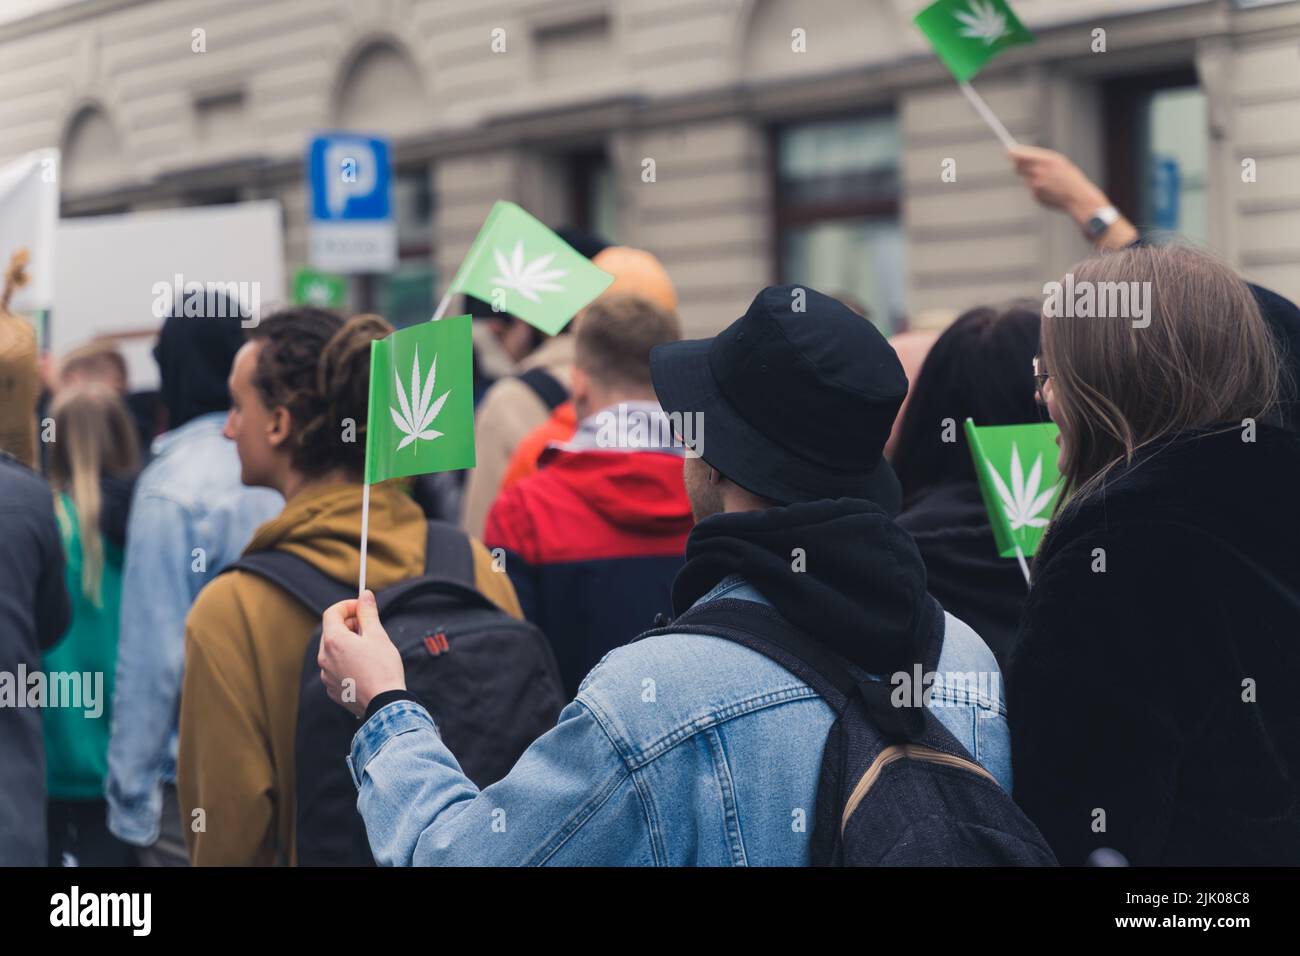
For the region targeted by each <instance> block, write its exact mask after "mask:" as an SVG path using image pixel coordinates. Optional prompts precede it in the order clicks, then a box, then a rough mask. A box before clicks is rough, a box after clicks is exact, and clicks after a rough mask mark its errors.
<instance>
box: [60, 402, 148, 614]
mask: <svg viewBox="0 0 1300 956" xmlns="http://www.w3.org/2000/svg"><path fill="white" fill-rule="evenodd" d="M53 415H54V442H53V444H52V447H51V449H50V461H49V471H50V484H51V486H52V488H53V490H54V493H55V496H56V501H55V505H56V507H57V508H58V509H59V510H60V513H62V509H63V502H62V497H61V496H62V494H63V493H67V494H68V495H70V496H71V498H72V506H73V509H74V510H75V511H76V515H77V524H78V526H79V527H80V529H81V590H82V593H84V594H85V595H86V597H87V599H89V600H90V602H91V603H92V604H94V605H95V606H96V607H99V606H100V603H101V593H100V592H101V588H100V583H101V580H102V578H103V570H104V546H103V536H102V535H101V534H100V531H99V516H100V510H101V509H102V506H103V502H102V495H101V493H100V479H101V478H102V477H103V476H104V475H120V476H127V475H130V474H132V473H133V472H134V471H135V469H136V466H137V462H138V452H137V445H136V437H135V426H134V424H133V423H132V421H131V415H130V413H129V412H128V411H127V408H126V403H125V402H123V401H122V399H121V397H120V396H119V395H118V394H117V392H115V391H113V389H111V388H110V387H108V386H107V385H105V384H104V383H102V382H87V383H85V384H81V385H75V386H71V387H69V388H67V389H65V390H63V391H61V392H59V394H58V396H57V397H56V398H55V399H54V407H53Z"/></svg>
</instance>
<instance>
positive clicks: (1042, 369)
mask: <svg viewBox="0 0 1300 956" xmlns="http://www.w3.org/2000/svg"><path fill="white" fill-rule="evenodd" d="M1051 377H1052V375H1051V373H1050V372H1048V371H1047V366H1046V365H1045V364H1044V363H1043V357H1042V356H1041V355H1035V356H1034V401H1036V402H1038V404H1039V405H1044V406H1046V405H1047V399H1046V398H1045V397H1044V396H1043V389H1044V388H1046V387H1047V380H1048V379H1049V378H1051Z"/></svg>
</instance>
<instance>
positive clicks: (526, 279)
mask: <svg viewBox="0 0 1300 956" xmlns="http://www.w3.org/2000/svg"><path fill="white" fill-rule="evenodd" d="M492 255H494V256H495V257H496V260H497V269H498V270H499V272H500V274H499V275H495V276H493V277H492V278H491V280H489V281H491V282H492V284H493V285H496V286H500V287H501V288H504V289H514V290H515V291H516V292H518V293H519V294H520V295H522V296H523V297H524V298H525V299H528V300H529V301H532V302H541V301H542V300H541V298H539V297H538V295H537V293H539V292H563V291H564V288H563V287H562V286H558V285H556V284H555V280H556V279H563V278H564V277H565V276H566V275H568V273H567V272H565V271H564V270H563V269H550V270H548V269H547V268H546V267H547V266H549V265H550V264H551V260H552V259H554V258H555V253H553V252H550V253H547V254H546V255H544V256H539V257H538V258H536V259H534V260H533V261H532V262H527V261H526V260H525V259H524V241H523V240H522V239H520V240H519V241H518V242H516V243H515V251H514V252H513V253H511V256H510V258H509V259H507V258H506V257H505V256H504V255H503V254H502V253H501V250H500V249H493V250H492Z"/></svg>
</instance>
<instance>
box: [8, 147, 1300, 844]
mask: <svg viewBox="0 0 1300 956" xmlns="http://www.w3.org/2000/svg"><path fill="white" fill-rule="evenodd" d="M1010 161H1011V163H1012V165H1013V167H1014V168H1015V170H1016V171H1017V172H1018V173H1019V174H1020V175H1021V176H1022V177H1023V179H1024V181H1025V183H1026V185H1027V187H1028V188H1029V189H1030V190H1031V191H1032V192H1033V194H1034V196H1035V197H1036V198H1037V199H1038V201H1039V202H1040V203H1041V204H1042V205H1043V206H1045V207H1047V208H1049V209H1053V210H1058V211H1060V212H1062V213H1063V214H1066V215H1069V216H1071V217H1073V218H1074V219H1075V220H1076V221H1077V222H1078V224H1079V226H1080V228H1081V229H1083V230H1084V231H1085V233H1086V234H1087V236H1088V238H1089V239H1090V240H1091V241H1092V242H1093V243H1094V245H1095V250H1096V251H1095V254H1094V255H1093V256H1092V257H1090V258H1089V259H1087V260H1085V261H1083V262H1080V263H1079V264H1077V265H1076V266H1074V267H1073V269H1072V270H1071V276H1072V282H1073V283H1074V284H1075V285H1076V286H1079V285H1080V284H1085V285H1087V284H1092V285H1094V286H1098V287H1102V286H1105V285H1107V284H1112V283H1122V284H1129V283H1137V284H1139V285H1143V286H1145V287H1146V288H1148V289H1149V290H1150V302H1151V309H1150V315H1149V322H1145V323H1139V322H1134V321H1132V320H1131V319H1132V317H1131V316H1128V315H1104V316H1099V317H1073V316H1066V315H1062V314H1059V312H1057V311H1055V310H1051V309H1044V308H1043V302H1042V300H1041V298H1039V299H1037V301H1036V300H1035V293H1037V291H1038V290H1036V289H1026V290H1025V293H1026V295H1025V297H1024V298H1023V299H1021V300H1017V301H1014V302H1010V303H955V305H959V306H962V307H964V311H962V312H961V313H960V314H959V315H957V316H956V318H955V319H954V320H953V321H951V322H950V323H947V324H946V327H944V328H942V329H933V330H931V329H922V330H913V331H910V332H908V333H905V335H904V336H902V337H899V338H898V340H897V341H895V342H892V343H891V341H889V340H887V339H886V338H885V337H884V336H883V335H882V333H881V332H880V331H879V330H878V329H877V328H876V326H875V325H874V324H873V323H872V322H871V321H869V320H868V319H866V318H864V317H863V316H862V315H861V314H859V313H858V311H855V309H854V308H853V307H852V305H851V303H849V304H846V302H848V300H846V299H844V298H843V297H836V296H833V295H829V294H824V293H823V292H819V291H817V290H814V289H811V288H807V287H802V286H775V287H771V288H767V289H763V290H760V291H757V294H756V295H755V297H754V299H753V302H752V303H751V305H750V306H749V308H748V309H747V311H746V312H745V313H744V314H743V315H742V316H741V317H740V318H738V319H736V320H735V321H733V322H730V324H727V325H726V327H725V328H724V329H723V330H722V331H721V332H719V333H718V334H717V335H716V336H714V337H713V338H710V339H705V340H683V339H682V327H681V322H680V320H679V317H678V314H677V305H678V299H677V294H676V291H675V289H674V287H673V283H672V280H671V278H670V276H669V273H668V272H667V270H665V269H664V267H663V265H662V264H661V263H660V262H659V261H658V260H657V259H656V258H655V257H654V256H653V255H652V254H651V253H650V252H648V251H645V250H640V249H632V248H626V247H618V246H610V245H609V244H608V243H606V242H604V241H603V240H601V239H600V238H599V237H596V236H592V235H588V234H585V233H582V232H578V231H573V230H569V231H564V230H561V232H562V234H563V235H564V237H565V238H566V240H567V241H568V242H569V243H570V244H571V245H572V246H573V247H574V248H575V249H577V250H578V251H579V252H581V253H582V254H583V255H586V256H588V257H589V258H591V259H592V261H593V262H594V263H596V264H597V265H599V266H600V267H601V268H603V269H605V270H606V271H607V272H609V273H610V274H611V275H613V276H614V282H613V284H612V285H611V286H610V287H609V289H607V290H606V291H605V292H604V293H603V294H602V295H601V296H600V297H599V298H597V299H596V300H595V301H594V302H593V303H591V304H590V305H589V306H587V307H586V308H585V309H584V310H583V311H582V312H580V313H579V314H578V316H577V317H575V319H574V320H573V322H572V323H570V325H569V326H568V327H567V328H566V329H565V330H564V331H563V332H561V333H560V334H559V335H556V336H554V337H549V338H548V337H545V336H543V335H541V334H540V333H539V332H537V330H536V329H533V328H532V327H531V326H529V325H528V324H527V323H524V322H522V321H521V320H519V319H517V318H514V317H511V316H509V315H506V314H499V313H493V312H491V310H490V309H487V308H486V307H484V304H482V303H477V302H468V303H467V304H466V306H467V309H468V310H471V311H474V312H476V313H478V314H480V315H481V318H480V320H479V321H477V322H476V326H477V328H476V339H475V379H474V381H475V399H476V410H477V411H476V420H475V445H476V450H477V464H476V467H475V468H474V469H473V470H472V471H470V472H468V473H443V474H438V475H424V476H419V477H417V478H415V479H398V480H394V481H389V482H384V483H381V484H378V485H375V486H374V487H373V488H372V490H371V494H370V500H369V521H368V527H369V532H368V543H367V550H366V551H365V552H364V553H365V554H366V555H367V556H366V558H365V560H366V562H367V574H366V580H367V581H368V583H369V587H370V589H368V590H366V591H365V592H363V593H362V594H361V595H360V596H359V597H357V596H356V582H357V580H358V577H359V573H360V571H361V562H362V560H363V557H362V555H363V547H362V538H361V535H362V487H363V486H362V482H363V480H364V478H363V476H364V461H365V431H366V421H367V413H368V395H369V368H370V366H369V356H370V344H371V342H373V341H375V340H376V339H380V338H383V337H384V336H386V335H388V334H389V333H391V332H392V331H393V329H392V327H391V326H390V325H389V324H388V323H387V322H386V321H385V320H384V319H383V318H382V317H380V316H376V315H357V316H353V317H350V318H348V317H344V316H341V315H339V314H336V313H335V312H332V311H327V310H322V309H317V308H312V307H294V308H289V309H285V310H283V311H281V312H278V313H276V314H274V315H271V316H269V317H266V318H264V319H263V320H262V321H261V322H260V323H259V324H258V325H257V326H256V327H254V328H251V329H244V328H242V327H241V325H240V322H239V313H238V311H237V310H235V309H231V308H226V307H218V308H214V309H213V313H212V314H211V315H206V314H204V315H203V316H200V317H195V316H194V309H193V308H192V307H191V308H177V309H175V310H174V315H173V317H171V318H169V319H167V321H166V323H165V325H164V326H163V328H162V330H161V332H160V334H159V338H158V344H157V346H156V348H155V350H154V358H155V359H156V361H157V364H158V369H159V376H160V383H161V384H160V388H159V394H158V397H157V398H158V400H157V402H156V403H149V402H147V401H144V400H143V399H142V398H141V396H138V395H134V396H128V394H127V376H126V369H125V365H124V363H123V362H122V359H121V356H120V355H119V354H118V353H117V352H116V351H115V350H114V348H113V346H112V345H111V344H107V343H96V344H94V345H92V346H88V347H86V348H83V349H79V350H78V351H77V352H76V353H73V354H70V355H68V356H66V357H65V359H64V361H63V362H62V363H61V365H60V366H59V368H57V369H56V370H50V372H49V374H47V375H46V376H45V387H44V389H42V388H40V387H38V386H36V385H34V384H33V382H34V381H35V378H34V377H35V376H36V371H35V370H36V361H37V360H36V353H35V350H34V348H33V347H32V342H31V341H30V340H29V339H28V338H26V337H25V333H24V332H23V331H22V326H21V323H20V322H19V320H18V319H16V318H15V317H12V316H7V315H3V314H0V362H2V363H4V364H5V366H6V368H5V371H6V372H7V373H9V374H8V377H7V380H8V382H9V384H8V385H7V386H6V388H7V391H6V392H5V393H4V395H3V400H4V408H3V414H4V420H3V421H0V441H2V442H4V443H5V447H4V449H3V450H4V451H5V452H7V454H5V455H2V456H0V578H2V579H3V580H4V581H5V585H4V587H3V588H0V610H2V611H3V618H2V619H3V620H4V622H5V623H4V624H3V625H0V671H3V672H6V673H8V674H11V675H19V674H37V673H38V672H39V673H43V674H44V675H46V678H47V684H48V687H50V688H53V687H54V686H55V684H56V680H55V675H63V678H61V680H62V686H63V687H64V689H65V690H68V689H69V688H71V687H72V686H73V685H75V686H76V688H77V689H78V690H79V692H80V693H79V696H78V698H77V700H76V701H75V702H74V703H75V706H70V705H69V702H68V701H67V700H63V701H59V702H58V705H57V706H50V704H51V701H50V700H45V701H36V703H35V706H32V705H31V701H30V698H31V696H32V695H31V693H30V690H29V688H30V683H28V684H24V685H22V686H19V684H18V683H17V681H16V680H15V679H11V680H10V683H9V691H8V695H7V696H6V692H5V688H4V686H0V864H5V865H45V864H49V865H56V866H57V865H61V864H64V865H83V866H84V865H135V864H140V865H149V866H169V865H213V864H216V865H221V864H225V865H294V864H297V863H300V862H301V863H314V862H321V861H323V860H338V861H343V860H346V861H352V862H362V863H370V862H374V863H378V864H380V865H515V864H550V865H723V866H725V865H807V864H810V863H826V862H854V861H859V862H860V861H869V862H881V863H889V862H908V863H932V864H940V863H1006V862H1026V863H1028V862H1035V863H1041V862H1051V861H1052V860H1055V861H1057V862H1060V863H1062V864H1066V865H1082V864H1088V863H1102V862H1108V863H1113V862H1116V861H1118V862H1123V863H1128V864H1132V865H1171V864H1189V865H1225V864H1290V865H1297V864H1300V712H1298V711H1297V710H1296V708H1294V707H1293V706H1292V705H1291V704H1290V703H1289V702H1288V700H1289V699H1288V698H1287V696H1286V694H1287V693H1288V691H1289V687H1290V685H1291V683H1292V682H1293V681H1295V680H1297V679H1298V678H1300V640H1298V639H1300V561H1297V560H1296V559H1295V557H1294V542H1295V540H1296V539H1297V532H1300V505H1298V504H1297V503H1296V502H1297V498H1296V496H1295V495H1294V494H1293V493H1292V489H1293V486H1294V484H1295V482H1296V481H1297V479H1300V434H1297V429H1300V414H1298V410H1297V405H1296V401H1297V394H1296V386H1297V380H1298V379H1300V310H1298V309H1297V308H1296V306H1295V305H1294V304H1293V303H1291V302H1290V301H1288V300H1287V299H1285V298H1283V297H1282V296H1280V295H1278V294H1276V293H1274V292H1272V291H1270V290H1267V289H1263V288H1260V287H1257V286H1254V285H1251V284H1250V283H1248V282H1247V281H1246V280H1245V279H1243V278H1242V277H1240V276H1239V275H1237V274H1236V273H1235V272H1234V271H1233V270H1232V269H1230V268H1229V267H1228V266H1226V265H1225V264H1223V263H1222V262H1221V261H1219V260H1217V259H1216V258H1214V257H1213V256H1212V255H1210V254H1208V253H1206V252H1202V251H1199V250H1196V249H1193V248H1190V247H1187V246H1184V245H1179V244H1177V243H1174V244H1162V245H1155V244H1150V243H1148V242H1146V241H1144V240H1143V239H1142V238H1141V237H1140V236H1139V233H1138V230H1137V229H1136V228H1135V227H1134V226H1133V224H1132V223H1130V222H1129V221H1128V220H1127V219H1125V218H1124V217H1123V216H1118V217H1109V219H1110V221H1108V222H1105V223H1103V224H1102V225H1101V226H1097V225H1096V223H1095V216H1094V214H1095V212H1096V211H1097V210H1099V209H1103V208H1106V207H1109V201H1108V200H1107V198H1106V197H1105V195H1104V194H1103V193H1102V192H1101V191H1100V190H1099V189H1098V188H1097V186H1096V185H1095V184H1093V183H1091V182H1090V181H1089V180H1088V179H1087V178H1086V177H1085V176H1084V175H1083V173H1081V172H1080V171H1079V169H1078V168H1077V167H1076V166H1075V165H1074V164H1073V163H1071V162H1070V160H1069V159H1068V158H1066V157H1065V156H1063V155H1061V154H1059V153H1055V152H1053V151H1051V150H1046V149H1037V148H1032V147H1018V148H1016V149H1014V150H1012V151H1011V155H1010ZM1057 278H1059V277H1056V276H1044V277H1043V281H1044V282H1045V283H1046V282H1049V281H1051V280H1055V279H1057ZM16 279H17V276H16V275H11V276H10V283H9V284H12V282H13V281H15V280H16ZM826 291H828V292H834V291H835V290H826ZM4 301H5V302H7V298H6V299H5V300H4ZM4 312H5V309H4V308H3V305H2V304H0V313H4ZM221 316H234V318H222V317H221ZM720 318H721V317H720ZM727 318H728V319H729V318H730V317H727ZM24 376H25V377H24ZM15 382H16V383H17V384H14V383H15ZM42 391H44V395H42V394H41V393H42ZM38 409H39V411H38ZM160 419H161V424H160ZM967 419H970V420H973V421H974V422H975V423H976V424H978V425H981V426H985V425H1011V424H1024V423H1030V422H1046V421H1051V422H1054V423H1055V424H1056V425H1057V426H1058V428H1059V439H1058V444H1059V447H1060V457H1059V470H1060V473H1061V476H1062V481H1063V485H1064V492H1063V494H1062V496H1061V499H1060V502H1059V504H1058V506H1057V507H1056V510H1055V512H1054V513H1053V514H1052V515H1051V520H1050V525H1049V527H1048V529H1047V532H1046V534H1045V536H1044V538H1043V542H1042V545H1041V547H1040V548H1039V550H1038V553H1037V554H1036V555H1035V556H1034V557H1033V559H1032V564H1031V570H1032V575H1031V583H1029V584H1027V583H1026V580H1025V578H1024V576H1022V573H1021V570H1020V568H1019V566H1018V565H1017V563H1016V561H1015V560H1013V559H1006V558H1002V557H999V555H998V549H997V547H996V546H995V543H994V540H995V539H994V531H993V528H992V523H991V520H990V517H989V514H988V512H987V510H986V506H985V501H984V499H983V496H982V494H981V490H980V484H979V478H978V476H977V474H976V470H975V469H976V466H975V464H974V463H973V460H972V456H971V451H970V449H969V447H967V444H966V441H965V438H964V436H963V433H962V429H961V427H960V425H961V423H962V422H964V421H966V420H967ZM664 423H669V424H670V425H671V427H670V428H664V427H662V425H663V424H664ZM690 423H698V426H699V427H693V426H692V425H691V424H690ZM952 423H956V424H957V427H956V428H955V429H953V428H952V427H951V425H952ZM47 432H48V434H47ZM274 555H280V556H284V555H287V556H290V557H289V558H287V559H286V558H284V557H280V558H278V559H276V560H279V561H280V564H279V565H276V567H281V568H284V567H286V565H285V563H284V562H285V561H286V560H287V561H288V565H291V566H293V567H290V568H289V570H288V571H274V570H273V568H272V564H274V561H273V562H272V564H268V563H266V559H267V558H268V557H269V556H274ZM293 568H296V570H294V569H293ZM281 573H284V574H286V575H288V576H287V577H283V578H281V577H277V574H281ZM349 589H350V593H351V596H349ZM435 594H436V596H437V601H438V602H440V603H437V604H436V605H432V604H422V603H420V602H421V601H422V600H423V601H429V600H432V598H431V597H430V595H435ZM432 606H436V607H437V608H438V610H437V612H436V616H428V615H426V617H425V619H421V617H420V614H421V612H420V610H419V609H420V608H425V607H432ZM322 611H323V613H322ZM538 634H541V635H544V640H541V642H540V644H539V645H536V646H540V647H541V648H542V656H541V657H540V658H538V657H537V656H536V655H535V654H533V653H532V652H531V651H529V650H528V648H532V647H534V645H533V644H532V643H529V642H530V638H531V637H533V636H536V635H538ZM488 637H490V638H491V640H488V639H487V638H488ZM515 648H517V649H518V650H517V653H516V651H515V650H512V649H515ZM96 675H98V678H96ZM913 675H916V679H921V678H922V676H923V675H924V678H923V683H924V684H925V686H926V687H927V688H928V692H927V693H925V694H923V695H918V696H917V697H916V699H915V700H913V699H912V695H911V694H905V695H900V694H898V693H897V691H898V688H899V686H900V685H906V684H907V681H908V680H911V679H913ZM952 675H958V676H959V677H960V678H961V679H958V680H953V679H951V676H952ZM908 686H910V685H908ZM330 702H332V703H330ZM918 704H919V706H917V705H918ZM313 708H315V709H313ZM321 708H324V709H325V710H324V712H325V716H326V718H328V720H325V721H322V720H321V718H320V714H321V713H322V710H321ZM313 715H314V716H313ZM502 715H511V717H513V716H515V715H526V716H527V720H522V719H521V720H514V719H510V718H503V716H502ZM329 720H333V721H335V722H336V723H337V722H340V721H341V722H342V723H341V724H339V726H340V727H341V728H342V731H341V734H342V735H341V736H339V737H337V738H336V737H335V736H332V735H331V732H327V731H326V730H325V729H323V728H324V727H325V724H326V723H329ZM330 726H331V727H333V726H334V725H333V724H331V725H330ZM521 728H527V730H526V731H521ZM322 766H324V767H325V768H326V770H325V771H324V772H322V771H321V769H320V768H321V767H322ZM322 774H323V775H322ZM903 774H906V775H908V776H906V777H904V776H900V775H903ZM845 775H847V777H846V776H845ZM335 778H337V779H335ZM904 780H905V781H906V785H905V786H903V785H900V781H904ZM340 781H341V783H340ZM336 785H337V786H336ZM338 786H342V787H343V793H342V798H340V797H339V793H340V791H339V790H338ZM331 787H333V788H334V789H332V790H331ZM841 789H842V790H843V791H845V792H846V793H848V792H849V791H851V793H849V796H848V798H847V799H842V798H841V799H837V794H838V793H839V791H840V790H841ZM904 793H906V794H907V796H906V798H905V799H904V798H903V797H902V796H900V795H901V794H904ZM322 833H323V834H326V835H329V834H340V835H343V838H341V844H345V845H342V849H341V850H339V853H341V854H343V855H342V856H335V857H329V856H322V855H320V852H319V850H318V847H319V845H320V844H319V843H312V844H311V845H310V846H308V844H307V843H305V842H304V841H305V840H306V839H307V837H306V835H307V834H310V835H311V839H312V840H316V839H317V838H318V837H319V835H320V834H322ZM351 834H355V835H356V839H355V840H353V838H352V836H350V835H351ZM349 841H351V842H350V843H349ZM327 842H328V841H327Z"/></svg>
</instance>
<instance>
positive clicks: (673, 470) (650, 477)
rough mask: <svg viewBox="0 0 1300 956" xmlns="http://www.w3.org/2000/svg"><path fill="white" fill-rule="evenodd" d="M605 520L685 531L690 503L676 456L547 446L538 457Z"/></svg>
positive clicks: (649, 530) (624, 526)
mask: <svg viewBox="0 0 1300 956" xmlns="http://www.w3.org/2000/svg"><path fill="white" fill-rule="evenodd" d="M540 462H541V464H542V465H543V467H545V469H546V470H547V471H548V472H550V473H551V475H552V476H553V477H554V478H556V479H559V480H560V481H562V482H563V483H564V484H566V485H569V486H570V487H571V488H572V489H573V490H574V491H576V492H577V493H579V494H580V495H581V496H582V498H583V500H584V501H585V502H586V503H587V504H588V505H589V506H590V507H591V508H592V509H593V510H595V511H596V512H597V513H598V514H599V515H600V517H601V518H602V519H603V520H604V521H605V522H607V523H608V524H611V525H613V526H614V527H616V528H618V529H620V530H622V531H628V532H633V533H637V534H644V535H653V536H661V535H682V534H686V533H687V532H688V531H690V529H691V525H692V524H693V523H694V520H693V519H692V517H691V502H690V499H688V498H687V497H686V486H685V485H684V484H683V482H682V456H681V455H680V454H678V455H673V454H664V453H662V452H655V451H588V450H576V451H571V450H569V449H566V448H564V447H561V446H552V447H551V448H548V449H547V450H546V451H545V452H544V453H543V454H542V457H541V459H540Z"/></svg>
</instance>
